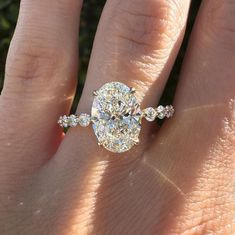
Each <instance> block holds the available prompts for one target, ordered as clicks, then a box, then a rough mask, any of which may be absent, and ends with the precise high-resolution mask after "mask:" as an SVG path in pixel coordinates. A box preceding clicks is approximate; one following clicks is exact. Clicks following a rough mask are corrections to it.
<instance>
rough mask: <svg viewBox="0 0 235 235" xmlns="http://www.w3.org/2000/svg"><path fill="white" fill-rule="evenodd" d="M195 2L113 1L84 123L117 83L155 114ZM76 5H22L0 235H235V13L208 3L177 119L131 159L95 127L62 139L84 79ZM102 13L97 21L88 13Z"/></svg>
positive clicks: (0, 166)
mask: <svg viewBox="0 0 235 235" xmlns="http://www.w3.org/2000/svg"><path fill="white" fill-rule="evenodd" d="M189 4H190V1H189V0H182V1H173V0H169V1H161V0H148V1H143V0H125V1H124V0H113V1H111V0H108V1H107V3H106V6H105V9H104V11H103V14H102V17H101V21H100V24H99V27H98V31H97V34H96V39H95V42H94V48H93V52H92V57H91V61H90V66H89V71H88V74H87V79H86V84H85V88H84V91H83V94H82V97H81V100H80V102H79V106H78V112H79V113H81V112H88V113H89V112H90V108H91V104H92V91H93V90H94V89H97V88H99V87H100V86H102V85H103V84H105V83H106V82H109V81H120V82H123V83H125V84H127V85H129V86H133V87H136V90H137V95H138V98H139V99H140V100H141V103H142V105H143V106H156V105H157V101H158V100H159V97H160V96H161V94H162V92H163V89H164V86H165V84H166V81H167V78H168V76H169V73H170V71H171V69H172V65H173V63H174V61H175V58H176V56H177V53H178V50H179V47H180V45H181V42H182V38H183V36H184V29H185V25H186V19H187V14H188V9H189ZM81 6H82V2H81V1H79V0H60V1H58V0H50V1H48V0H40V1H32V0H22V1H21V10H20V15H19V20H18V24H17V27H16V31H15V34H14V37H13V40H12V43H11V46H10V50H9V54H8V59H7V63H6V76H5V84H4V89H3V91H2V95H1V97H0V113H1V116H0V123H1V126H0V185H1V187H0V234H1V235H15V234H17V235H65V234H66V235H75V234H76V235H84V234H95V235H111V234H115V235H116V234H117V235H120V234H123V235H127V234H128V235H138V234H140V235H155V234H157V235H176V234H177V235H178V234H182V235H189V234H221V235H227V234H228V235H231V234H235V230H234V227H233V222H234V170H235V165H234V164H235V160H234V157H235V144H234V143H235V141H234V139H235V113H234V112H235V100H234V98H235V97H234V91H235V80H234V72H235V70H234V68H235V34H234V31H235V4H234V2H233V1H232V0H213V1H212V0H204V1H203V4H202V6H201V9H200V11H199V14H198V16H197V20H196V24H195V26H194V29H193V33H192V36H191V40H190V42H189V48H188V50H187V54H186V56H185V59H184V63H183V66H182V72H181V75H180V82H179V84H178V87H177V91H176V96H175V99H174V106H175V109H176V113H175V116H174V117H173V118H172V119H170V120H167V121H166V122H165V123H164V125H163V127H162V128H161V129H158V130H156V129H157V128H149V127H150V126H149V124H147V123H146V124H145V126H144V127H143V133H142V136H141V140H140V145H139V146H137V147H135V148H134V149H132V150H131V151H129V152H127V153H125V154H121V155H118V154H116V155H115V154H111V153H109V152H108V151H106V150H105V149H102V148H99V147H98V146H97V143H96V138H95V135H94V133H93V131H92V128H91V127H88V128H85V129H84V128H82V127H77V128H74V129H71V130H70V131H69V132H68V133H67V134H66V136H65V137H64V134H63V133H62V130H61V129H60V127H59V126H58V125H57V120H58V117H59V116H60V115H62V114H65V113H67V114H68V113H69V110H70V106H71V102H72V100H73V97H74V91H75V87H76V79H75V78H76V77H77V74H76V73H77V64H78V62H77V52H78V48H77V41H78V37H77V35H78V22H79V17H80V9H81ZM92 10H95V9H91V11H92Z"/></svg>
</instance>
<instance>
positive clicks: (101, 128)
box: [91, 82, 141, 153]
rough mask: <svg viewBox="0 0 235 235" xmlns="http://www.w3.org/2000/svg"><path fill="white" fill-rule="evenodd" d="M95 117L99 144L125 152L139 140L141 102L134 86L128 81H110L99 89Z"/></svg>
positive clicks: (95, 128) (93, 107) (117, 151)
mask: <svg viewBox="0 0 235 235" xmlns="http://www.w3.org/2000/svg"><path fill="white" fill-rule="evenodd" d="M91 116H92V122H93V125H92V126H93V129H94V132H95V135H96V137H97V139H98V141H99V144H101V145H102V146H104V147H105V148H106V149H107V150H109V151H111V152H115V153H121V152H125V151H128V150H129V149H131V148H132V147H133V146H134V145H135V144H136V143H138V142H139V133H140V130H141V111H140V105H139V103H138V101H137V99H136V97H135V95H134V92H133V89H131V88H129V87H128V86H126V85H125V84H123V83H120V82H111V83H106V84H105V85H104V86H102V87H101V88H100V89H99V90H97V91H96V92H95V98H94V101H93V105H92V110H91Z"/></svg>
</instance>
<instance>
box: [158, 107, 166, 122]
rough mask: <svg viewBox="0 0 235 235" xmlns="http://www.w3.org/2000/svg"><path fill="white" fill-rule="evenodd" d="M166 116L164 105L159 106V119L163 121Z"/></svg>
mask: <svg viewBox="0 0 235 235" xmlns="http://www.w3.org/2000/svg"><path fill="white" fill-rule="evenodd" d="M165 116H166V114H165V108H164V107H163V106H162V105H159V106H158V107H157V117H158V118H159V119H163V118H164V117H165Z"/></svg>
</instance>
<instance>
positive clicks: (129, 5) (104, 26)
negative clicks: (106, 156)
mask: <svg viewBox="0 0 235 235" xmlns="http://www.w3.org/2000/svg"><path fill="white" fill-rule="evenodd" d="M188 7H189V1H188V0H185V1H181V2H180V3H179V2H176V1H156V0H151V1H148V3H146V2H143V1H140V0H135V1H121V2H120V1H107V3H106V6H105V8H104V11H103V14H102V17H101V21H100V24H99V27H98V31H97V34H96V39H95V42H94V47H93V52H92V57H91V61H90V66H89V70H88V76H87V80H86V84H85V88H84V91H83V94H82V97H81V101H80V103H79V107H78V112H84V111H86V112H89V113H90V109H91V104H92V100H93V96H92V93H93V90H96V89H98V88H100V87H101V86H102V85H104V84H105V83H107V82H110V81H120V82H123V83H125V84H127V85H129V86H133V87H135V88H136V95H137V97H138V98H139V101H140V102H141V103H142V104H143V103H144V104H145V105H148V106H150V105H156V103H157V99H158V98H159V96H160V95H161V92H162V90H163V88H164V85H165V83H166V80H167V77H168V75H169V72H170V69H171V67H172V64H173V62H174V59H175V57H176V54H177V51H178V49H179V47H180V44H181V41H182V37H183V34H184V27H185V22H186V18H187V12H188ZM110 22H112V23H110ZM144 104H143V105H144ZM143 129H144V128H143ZM82 131H83V130H81V131H80V132H79V131H77V130H74V131H71V132H69V133H68V135H67V138H69V139H70V141H69V140H68V141H66V143H69V147H68V148H70V149H71V148H73V147H72V145H74V146H76V145H75V144H74V142H75V140H76V139H79V138H80V137H79V136H81V132H82ZM84 131H85V132H86V133H87V130H84ZM77 135H78V136H77ZM142 135H144V132H142ZM92 136H93V133H92ZM87 138H92V139H94V138H93V137H90V135H87ZM142 139H143V138H142ZM94 142H95V141H94ZM146 142H147V141H146ZM142 143H143V142H142ZM70 145H71V146H70ZM76 148H77V147H76ZM141 148H142V149H143V146H142V147H141ZM73 149H74V148H73ZM95 149H97V145H96V144H95ZM74 151H75V152H76V151H80V150H76V149H74ZM101 152H102V151H101Z"/></svg>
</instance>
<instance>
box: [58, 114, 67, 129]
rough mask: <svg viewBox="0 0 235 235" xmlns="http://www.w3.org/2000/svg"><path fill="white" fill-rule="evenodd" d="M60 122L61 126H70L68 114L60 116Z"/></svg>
mask: <svg viewBox="0 0 235 235" xmlns="http://www.w3.org/2000/svg"><path fill="white" fill-rule="evenodd" d="M58 124H59V125H60V126H61V127H65V128H66V127H68V126H69V121H68V117H67V116H66V115H64V116H61V117H60V118H59V121H58Z"/></svg>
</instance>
